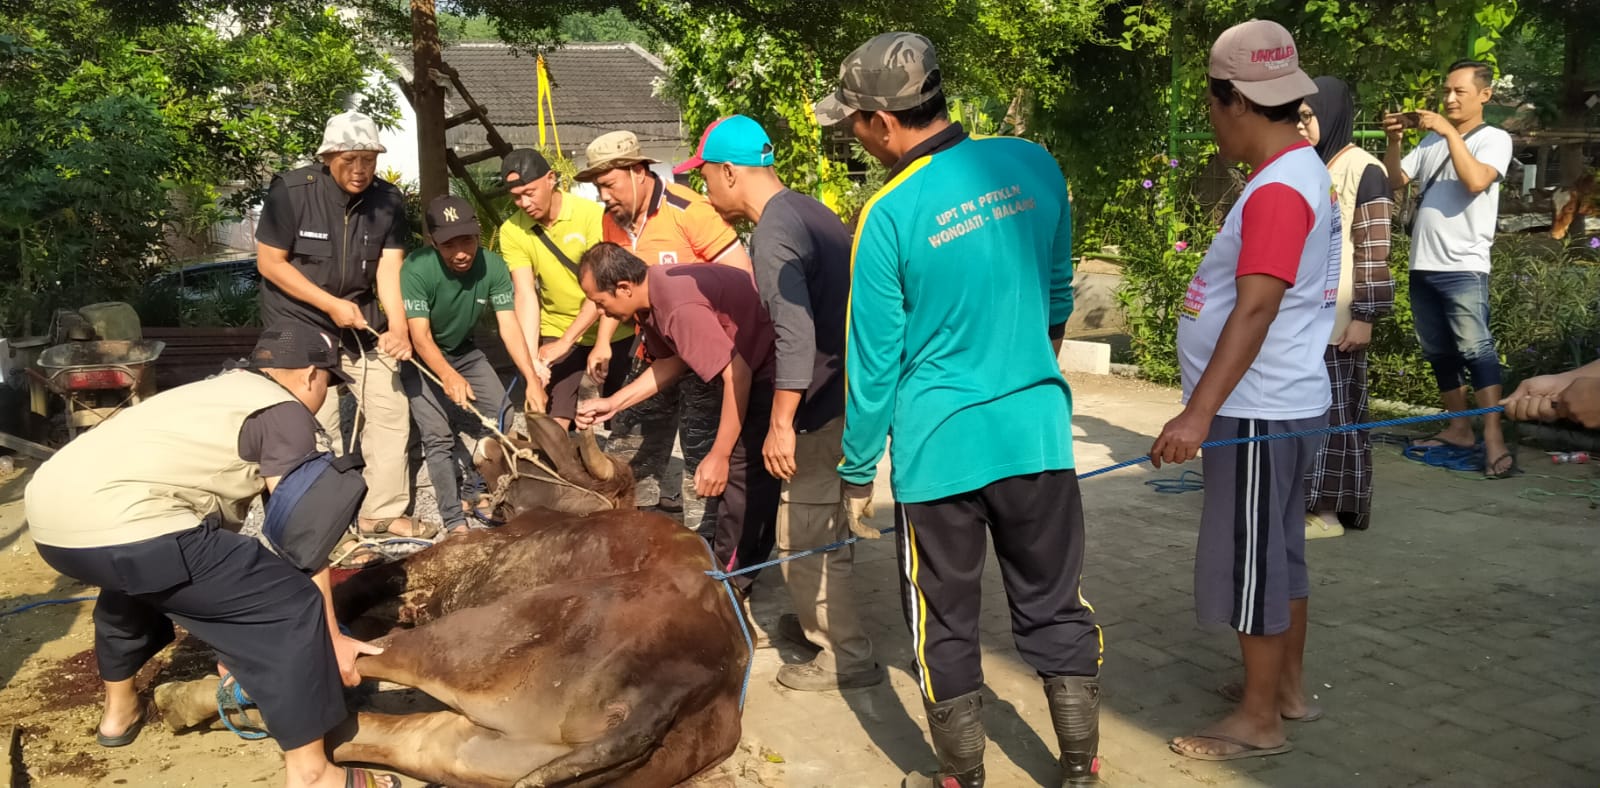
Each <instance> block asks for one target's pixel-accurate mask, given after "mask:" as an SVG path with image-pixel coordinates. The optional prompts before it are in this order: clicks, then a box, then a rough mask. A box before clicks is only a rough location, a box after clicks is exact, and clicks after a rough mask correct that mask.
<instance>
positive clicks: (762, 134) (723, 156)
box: [672, 115, 773, 175]
mask: <svg viewBox="0 0 1600 788" xmlns="http://www.w3.org/2000/svg"><path fill="white" fill-rule="evenodd" d="M772 161H773V156H772V138H771V137H768V136H767V132H766V129H763V128H761V124H760V123H757V122H755V120H753V119H751V118H748V117H745V116H744V115H729V116H727V117H725V118H719V119H718V120H717V121H716V122H715V123H712V124H711V125H710V126H707V127H706V133H705V134H703V135H701V137H700V147H698V148H696V149H695V151H694V155H693V156H690V157H689V160H688V161H685V162H684V163H682V164H679V165H678V166H676V167H673V168H672V172H673V174H675V175H682V174H684V173H686V172H688V171H690V170H697V169H699V168H700V167H701V166H703V165H705V164H708V163H709V164H733V165H736V166H739V167H771V166H772Z"/></svg>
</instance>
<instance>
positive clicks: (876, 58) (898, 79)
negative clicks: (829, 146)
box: [812, 33, 943, 126]
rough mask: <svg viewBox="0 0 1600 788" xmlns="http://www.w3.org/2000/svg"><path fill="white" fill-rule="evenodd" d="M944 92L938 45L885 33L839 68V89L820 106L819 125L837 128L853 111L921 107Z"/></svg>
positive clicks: (907, 35) (914, 36)
mask: <svg viewBox="0 0 1600 788" xmlns="http://www.w3.org/2000/svg"><path fill="white" fill-rule="evenodd" d="M941 90H943V86H942V85H940V79H939V57H938V55H937V54H935V53H934V51H933V42H932V41H929V40H928V39H926V38H924V37H922V36H920V35H917V34H916V33H884V34H883V35H880V36H876V37H874V38H873V39H872V40H871V41H868V42H867V43H865V44H862V45H861V46H859V47H856V51H854V52H851V53H850V55H849V57H846V58H845V59H844V63H843V64H841V65H840V66H839V87H838V89H837V90H835V91H834V92H833V95H831V96H829V97H827V98H825V99H823V100H821V101H819V102H817V105H816V106H815V107H813V108H812V110H813V111H814V112H815V113H816V115H817V122H818V123H821V124H822V125H824V126H834V125H837V124H839V123H842V122H844V120H845V119H846V118H848V117H850V114H851V113H852V112H856V111H857V110H865V111H867V112H877V111H879V110H887V111H891V112H893V111H898V110H904V109H911V108H913V107H917V106H920V105H921V104H923V103H924V102H926V101H927V100H928V99H931V98H933V97H934V96H937V95H938V94H939V92H940V91H941Z"/></svg>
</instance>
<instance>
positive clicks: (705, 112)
mask: <svg viewBox="0 0 1600 788" xmlns="http://www.w3.org/2000/svg"><path fill="white" fill-rule="evenodd" d="M1098 5H1099V3H1098V2H1094V1H1093V0H1077V1H1076V2H1046V1H1045V0H975V2H969V3H945V2H936V1H934V0H909V1H907V2H889V1H888V0H866V1H865V2H833V1H831V0H809V1H808V2H803V3H798V4H796V3H791V2H778V1H777V0H755V1H754V2H746V3H740V4H715V3H713V4H703V3H701V4H688V5H686V4H683V3H679V2H673V0H643V2H642V3H641V6H640V10H641V11H642V12H643V14H644V16H643V17H641V21H646V23H647V24H649V25H650V27H651V28H652V29H653V30H654V31H655V32H656V33H657V34H658V35H659V36H660V38H661V39H662V41H664V42H665V43H664V44H663V47H662V50H663V53H664V59H665V60H666V62H667V65H668V67H669V70H670V77H669V80H668V93H669V95H671V96H672V97H673V98H674V99H676V100H677V101H678V103H679V106H680V107H681V109H682V110H683V116H684V126H685V127H686V128H687V129H689V130H690V133H691V134H694V133H698V131H699V130H700V129H703V128H705V127H706V126H707V125H708V124H710V123H711V121H713V120H715V119H716V118H718V117H720V116H722V115H727V114H732V113H743V114H746V115H749V116H751V117H753V118H755V119H756V120H758V121H760V122H761V123H762V125H763V126H764V127H765V128H766V129H767V131H768V133H769V134H771V135H772V136H773V138H774V139H773V142H774V144H775V147H776V148H777V168H778V171H779V174H780V175H781V176H782V177H783V178H784V179H785V181H787V182H788V183H789V184H790V185H791V186H792V187H793V188H796V189H800V190H803V191H810V192H812V193H814V194H815V195H816V196H818V197H820V198H821V199H823V200H824V201H825V202H828V203H830V204H831V205H832V206H833V207H834V208H835V210H839V211H840V212H841V213H843V214H846V215H849V214H850V213H851V208H852V206H855V205H859V202H860V199H859V189H856V188H854V187H853V185H852V184H851V182H850V181H849V179H848V178H847V177H846V175H845V168H844V166H843V165H842V164H840V163H838V162H834V161H830V160H829V159H828V158H827V157H826V156H825V155H824V154H825V152H826V151H827V149H828V147H829V146H828V145H827V144H826V137H825V130H824V129H821V128H819V127H818V126H817V123H816V120H815V118H814V117H813V116H812V114H811V105H812V104H813V103H814V102H815V101H817V100H818V99H819V98H821V97H822V96H824V95H826V94H827V92H828V91H830V90H832V89H833V86H834V85H835V83H836V81H837V77H838V70H839V63H840V61H841V60H843V58H844V56H845V55H846V54H848V53H849V52H850V50H852V49H854V48H855V47H856V46H857V45H859V44H861V43H862V42H864V41H866V40H867V39H868V38H871V37H872V36H874V35H877V34H879V33H883V32H887V31H890V30H914V31H917V32H920V33H922V34H924V35H926V36H928V37H929V38H930V39H932V40H933V41H934V43H935V44H936V45H937V46H938V47H939V58H940V65H941V67H942V70H943V72H944V79H945V84H946V86H947V92H949V93H950V94H951V95H952V96H953V97H958V98H961V99H963V101H962V104H961V109H962V113H963V115H964V119H966V120H969V121H971V120H974V119H977V118H979V117H985V118H988V119H991V120H990V122H989V123H986V124H985V125H991V126H993V127H994V128H990V129H987V130H996V129H998V128H999V127H1000V124H999V119H1000V118H1004V117H1007V116H1008V115H1009V114H1011V113H1008V111H1007V110H1008V108H1009V107H1010V106H1012V105H1013V103H1014V100H1015V99H1016V98H1017V97H1019V96H1021V95H1024V94H1030V93H1031V94H1036V95H1054V94H1056V93H1059V92H1061V91H1062V90H1064V89H1065V84H1064V83H1063V82H1062V81H1061V78H1060V75H1059V74H1057V73H1056V72H1055V70H1054V68H1053V64H1054V62H1055V60H1056V59H1057V58H1058V57H1059V56H1061V54H1062V53H1064V52H1067V51H1070V50H1071V49H1072V48H1073V47H1074V46H1076V45H1077V43H1078V42H1080V41H1082V40H1084V39H1085V38H1086V37H1087V36H1089V35H1090V33H1091V32H1092V31H1093V29H1094V23H1095V21H1096V19H1097V12H1096V11H1095V8H1096V7H1097V6H1098ZM1018 120H1019V119H1018V118H1016V117H1011V118H1010V121H1011V122H1012V123H1013V124H1014V123H1015V122H1016V121H1018Z"/></svg>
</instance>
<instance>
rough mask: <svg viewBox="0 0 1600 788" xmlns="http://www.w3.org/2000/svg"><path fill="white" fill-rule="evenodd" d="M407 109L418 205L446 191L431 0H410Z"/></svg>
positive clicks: (441, 101) (441, 100)
mask: <svg viewBox="0 0 1600 788" xmlns="http://www.w3.org/2000/svg"><path fill="white" fill-rule="evenodd" d="M411 51H412V55H413V57H412V80H411V104H412V106H411V108H412V109H413V110H415V111H416V113H417V168H418V171H419V174H418V179H419V180H420V181H421V182H420V183H419V184H418V188H419V190H420V192H421V195H422V204H423V205H427V204H428V202H429V201H430V200H432V199H433V198H435V197H438V196H439V195H442V194H448V193H449V191H450V179H449V175H448V174H447V168H446V166H445V143H444V88H443V87H442V86H440V85H439V83H438V82H436V81H435V80H434V74H435V73H436V71H435V70H436V69H437V68H438V66H439V64H440V63H441V62H443V58H442V56H441V55H440V46H439V20H438V17H437V16H436V15H435V13H434V0H411Z"/></svg>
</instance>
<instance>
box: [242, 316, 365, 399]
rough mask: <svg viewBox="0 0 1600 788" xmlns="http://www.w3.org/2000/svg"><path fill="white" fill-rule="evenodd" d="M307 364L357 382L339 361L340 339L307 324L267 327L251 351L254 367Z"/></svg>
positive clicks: (337, 379) (302, 366) (339, 380)
mask: <svg viewBox="0 0 1600 788" xmlns="http://www.w3.org/2000/svg"><path fill="white" fill-rule="evenodd" d="M306 367H316V368H317V369H325V370H328V372H329V374H331V375H333V379H334V381H335V382H337V383H343V384H345V385H347V386H348V385H352V384H354V383H355V380H354V379H352V378H351V377H350V375H349V374H347V373H346V372H345V371H344V367H343V365H341V364H340V363H339V342H338V340H335V339H334V338H333V337H332V336H330V335H328V334H327V333H324V332H322V331H319V330H318V329H315V328H312V327H311V326H308V325H304V324H301V323H279V324H277V325H274V326H272V327H271V328H267V329H264V330H263V331H262V332H261V338H260V339H258V340H256V347H255V350H252V351H250V368H251V369H305V368H306Z"/></svg>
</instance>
